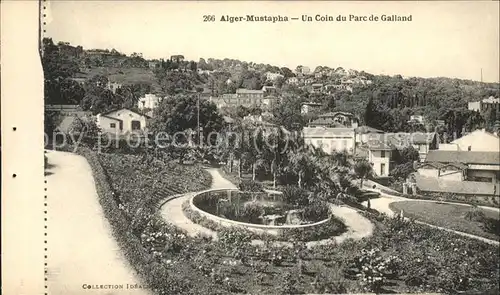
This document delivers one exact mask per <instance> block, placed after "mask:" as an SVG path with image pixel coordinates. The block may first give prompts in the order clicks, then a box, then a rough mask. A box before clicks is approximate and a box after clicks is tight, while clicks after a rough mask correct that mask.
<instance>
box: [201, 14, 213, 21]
mask: <svg viewBox="0 0 500 295" xmlns="http://www.w3.org/2000/svg"><path fill="white" fill-rule="evenodd" d="M203 21H204V22H214V21H215V15H204V16H203Z"/></svg>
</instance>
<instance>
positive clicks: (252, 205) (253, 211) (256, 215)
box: [241, 202, 264, 224]
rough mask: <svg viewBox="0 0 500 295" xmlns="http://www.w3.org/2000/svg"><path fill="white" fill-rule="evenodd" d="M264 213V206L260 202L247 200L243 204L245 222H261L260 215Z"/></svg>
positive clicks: (242, 214) (242, 215)
mask: <svg viewBox="0 0 500 295" xmlns="http://www.w3.org/2000/svg"><path fill="white" fill-rule="evenodd" d="M263 214H264V207H263V206H262V204H260V203H258V202H247V203H245V205H244V206H243V211H242V212H241V217H242V219H244V220H245V222H249V223H255V224H260V223H261V221H262V220H261V219H260V217H261V216H262V215H263Z"/></svg>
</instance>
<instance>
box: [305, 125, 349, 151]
mask: <svg viewBox="0 0 500 295" xmlns="http://www.w3.org/2000/svg"><path fill="white" fill-rule="evenodd" d="M302 133H303V134H302V137H303V138H304V143H305V144H306V145H312V146H314V147H316V148H321V149H322V150H323V151H324V152H325V153H328V154H331V153H333V152H341V151H347V152H350V153H352V152H353V151H354V147H355V136H354V129H353V128H348V127H341V126H338V127H326V126H325V127H304V129H303V130H302Z"/></svg>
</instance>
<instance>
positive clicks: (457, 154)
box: [425, 150, 500, 165]
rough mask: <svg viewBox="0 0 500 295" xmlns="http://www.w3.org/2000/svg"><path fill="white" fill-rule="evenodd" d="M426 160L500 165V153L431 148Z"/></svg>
mask: <svg viewBox="0 0 500 295" xmlns="http://www.w3.org/2000/svg"><path fill="white" fill-rule="evenodd" d="M425 162H440V163H464V164H483V165H500V154H499V153H497V152H469V151H443V150H431V151H429V153H428V154H427V157H426V158H425Z"/></svg>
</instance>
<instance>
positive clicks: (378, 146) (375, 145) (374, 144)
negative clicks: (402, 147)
mask: <svg viewBox="0 0 500 295" xmlns="http://www.w3.org/2000/svg"><path fill="white" fill-rule="evenodd" d="M366 146H367V148H368V149H369V150H372V151H390V150H393V149H394V146H393V145H391V144H390V143H388V142H384V141H383V140H369V141H368V142H367V143H366Z"/></svg>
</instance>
